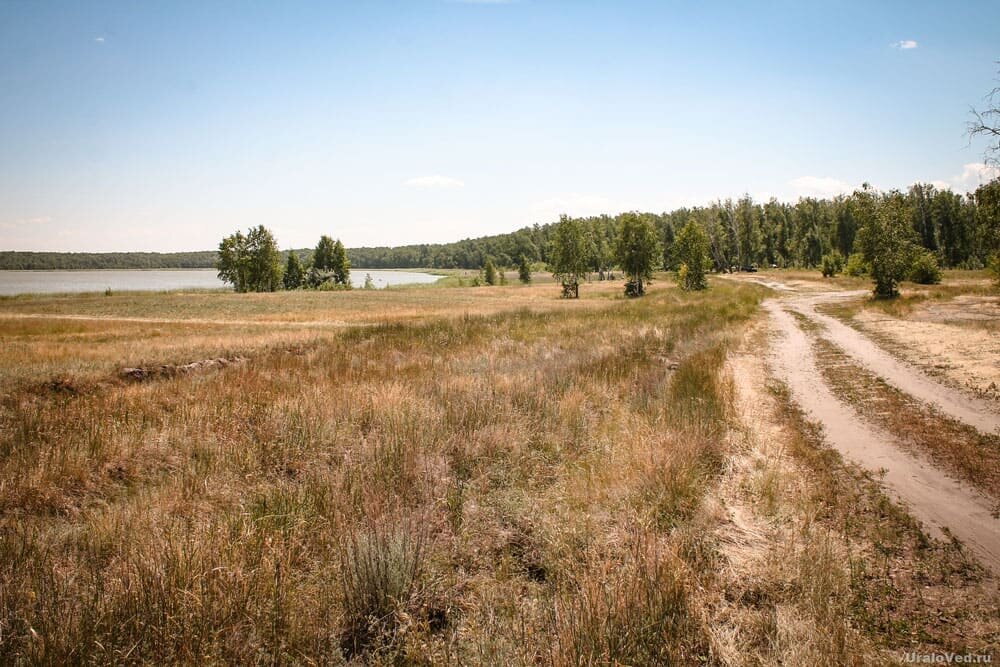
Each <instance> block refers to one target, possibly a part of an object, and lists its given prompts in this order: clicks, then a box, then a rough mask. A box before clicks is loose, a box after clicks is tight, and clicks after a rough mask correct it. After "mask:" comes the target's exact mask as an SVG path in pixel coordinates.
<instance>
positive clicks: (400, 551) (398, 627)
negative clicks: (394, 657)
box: [340, 519, 428, 656]
mask: <svg viewBox="0 0 1000 667" xmlns="http://www.w3.org/2000/svg"><path fill="white" fill-rule="evenodd" d="M427 540H428V534H427V532H426V528H425V527H424V526H422V525H420V524H418V523H416V522H415V520H405V521H402V522H394V521H390V520H388V519H380V520H376V521H372V522H370V523H369V524H368V525H366V526H364V527H362V528H360V529H359V530H357V531H354V532H352V533H351V534H349V535H348V536H347V537H346V538H345V540H344V542H343V544H342V545H341V547H340V566H341V572H342V575H341V576H342V579H341V590H342V594H343V609H344V619H343V627H342V630H341V638H340V643H341V646H342V647H343V649H344V651H345V653H346V655H348V656H354V655H361V654H364V653H366V652H378V651H386V650H392V649H393V648H395V647H397V646H398V644H399V641H400V639H401V636H402V635H403V634H405V633H406V631H407V630H408V629H409V626H410V625H412V624H413V623H414V617H415V616H416V615H417V614H418V613H419V609H420V603H421V598H422V597H423V595H424V594H425V587H426V583H425V581H424V575H425V565H426V564H425V559H426V550H427Z"/></svg>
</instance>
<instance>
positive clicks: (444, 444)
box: [0, 281, 867, 665]
mask: <svg viewBox="0 0 1000 667" xmlns="http://www.w3.org/2000/svg"><path fill="white" fill-rule="evenodd" d="M581 293H582V295H583V296H584V298H583V299H581V300H580V301H565V300H561V299H559V298H557V297H558V288H557V286H554V285H552V284H548V285H535V286H529V287H522V286H509V287H504V288H499V287H497V288H475V289H473V288H461V289H412V290H391V291H386V292H362V291H355V292H339V293H301V294H300V293H294V294H276V295H231V294H224V293H202V294H197V295H138V294H133V295H124V296H121V297H118V296H115V297H103V296H85V297H47V298H45V297H39V298H19V299H10V300H4V301H2V302H0V342H2V343H3V346H2V350H3V351H2V353H0V378H3V382H4V384H3V390H2V396H0V564H2V566H0V567H2V569H0V663H4V664H7V663H11V662H14V663H18V662H21V663H47V664H65V663H108V662H151V663H175V662H180V663H197V664H203V663H236V664H244V663H263V662H267V663H272V664H274V663H305V664H313V663H323V664H328V663H334V664H336V663H338V662H341V661H352V660H353V661H356V662H366V663H376V664H378V663H384V664H402V663H417V664H441V663H449V662H450V663H453V664H551V665H570V664H572V665H577V664H670V663H674V664H689V663H698V662H709V663H712V662H715V663H719V662H729V663H732V664H754V663H753V662H752V661H741V660H736V659H735V658H733V659H731V660H730V659H726V658H725V655H726V654H725V651H724V648H725V642H724V641H723V640H722V639H721V638H720V634H719V629H720V628H723V627H729V626H730V625H731V622H730V621H722V620H720V619H719V618H718V616H717V612H718V609H719V608H718V606H717V603H716V600H718V599H721V598H724V597H725V596H726V595H727V593H726V591H727V590H728V588H727V587H730V586H733V585H734V584H732V582H731V581H729V580H728V579H727V578H726V577H725V576H722V573H723V572H725V571H726V569H727V568H728V566H727V564H726V556H725V555H724V554H723V549H722V548H721V544H720V542H719V539H720V538H719V534H720V530H721V526H723V525H724V524H725V521H726V519H725V518H724V517H723V516H721V515H720V513H719V511H718V509H717V508H718V503H717V501H714V500H713V496H714V495H715V494H716V492H717V491H716V490H717V489H718V488H719V485H720V483H721V482H722V480H724V479H726V478H727V476H728V474H729V473H728V470H729V467H730V465H731V463H730V462H731V460H732V458H733V456H734V455H735V454H736V453H737V452H738V451H739V448H740V447H741V445H739V442H740V440H739V438H737V437H735V435H734V434H738V433H740V432H742V428H743V427H742V426H741V425H740V424H739V417H738V415H737V414H736V413H735V412H734V410H733V405H734V399H733V383H732V379H731V377H730V375H729V374H728V372H727V371H726V370H725V368H726V360H727V356H728V355H729V353H730V351H731V350H732V349H733V347H734V345H735V344H736V343H737V342H738V341H740V340H741V336H742V330H743V327H744V325H745V323H746V322H748V321H749V320H750V319H751V318H752V317H753V316H754V313H755V312H756V308H757V304H758V302H759V300H760V299H761V298H762V297H763V295H764V294H765V290H764V289H763V288H761V287H759V286H755V285H737V284H729V283H725V282H721V281H718V282H716V283H714V285H713V288H712V289H711V290H709V291H708V292H705V293H696V294H687V293H683V292H681V291H679V290H677V289H676V288H675V287H673V286H671V285H670V284H669V283H667V282H657V283H656V284H655V285H653V286H652V288H651V290H650V293H649V295H648V296H646V297H644V298H642V299H638V300H625V299H624V298H622V297H621V284H620V283H614V284H598V283H594V284H588V285H585V286H584V287H583V288H582V289H581ZM27 314H58V315H60V316H61V317H60V318H48V317H46V318H41V317H38V318H24V317H23V315H27ZM67 316H79V318H75V317H73V318H68V317H67ZM83 318H99V319H83ZM111 318H118V319H111ZM122 318H125V319H122ZM129 318H130V319H129ZM149 320H156V321H149ZM345 324H346V326H345ZM215 356H243V357H247V358H248V361H246V362H244V363H241V364H236V365H232V366H228V367H225V368H221V369H219V368H212V369H208V370H205V371H203V372H194V373H191V374H188V375H182V376H177V377H170V378H167V377H164V378H158V379H151V380H148V381H145V382H131V381H127V380H123V379H121V378H119V370H120V369H121V368H122V367H125V366H138V365H151V364H160V363H184V362H188V361H194V360H198V359H203V358H209V357H215ZM734 443H735V444H734ZM782 493H784V494H786V495H787V493H788V492H787V491H783V492H782ZM779 495H781V494H779ZM775 497H776V498H777V497H778V496H775ZM782 497H784V496H782ZM775 502H778V501H775ZM781 502H783V503H794V502H796V501H794V500H787V499H785V500H782V501H781ZM775 511H776V512H779V513H780V512H782V511H785V510H781V509H778V510H775ZM817 534H818V535H820V537H818V538H816V539H815V540H814V539H812V538H811V537H808V536H806V537H802V538H800V539H799V540H798V541H797V542H796V544H797V545H798V546H797V547H796V549H797V550H798V551H797V552H796V553H801V554H802V555H801V556H796V559H795V560H794V561H792V562H791V563H790V564H789V567H790V568H792V570H794V571H792V572H791V573H790V574H787V577H789V580H791V581H795V582H800V583H801V585H802V586H809V587H812V588H810V589H809V590H798V589H795V590H792V589H788V591H789V592H788V593H787V594H786V593H782V592H781V591H782V590H783V589H782V587H781V585H779V584H776V585H775V586H774V593H773V597H774V599H773V600H771V601H769V602H768V604H769V605H770V606H769V609H771V612H770V613H772V614H778V611H777V609H778V607H779V606H780V607H781V608H782V609H783V610H784V611H782V612H780V613H781V614H785V615H786V616H787V615H788V614H790V613H791V611H789V610H792V609H798V608H804V609H806V610H807V611H806V612H803V613H805V614H806V616H804V617H808V618H810V619H814V620H812V621H810V623H812V625H810V626H809V627H810V628H812V629H811V630H809V632H811V633H812V634H811V635H809V636H810V637H811V638H812V639H810V641H811V642H812V643H811V644H809V645H810V646H813V645H815V646H821V647H826V649H824V650H827V649H829V650H833V649H835V650H836V651H837V653H836V657H837V659H838V660H841V659H843V660H848V659H852V660H854V659H857V660H860V659H861V657H860V656H862V655H863V654H862V653H861V651H863V650H867V649H866V645H864V644H858V645H857V646H852V645H849V644H847V645H845V643H844V641H843V637H844V636H846V635H845V634H844V633H845V632H846V630H844V628H845V627H846V626H845V624H849V623H848V621H847V620H845V619H846V618H847V617H846V615H847V614H849V613H851V612H850V610H849V609H848V608H847V606H846V602H845V601H846V600H848V599H849V596H848V594H847V593H845V592H844V591H845V587H849V586H850V585H851V583H850V582H849V581H847V580H845V579H844V578H843V571H842V570H840V569H838V567H839V566H835V565H836V563H837V559H838V558H839V552H837V551H836V549H837V548H839V547H836V546H830V544H828V540H827V538H826V537H822V535H825V533H822V532H819V533H817ZM810 535H811V534H810ZM817 561H818V562H820V563H827V564H828V565H823V566H822V567H820V568H819V569H818V570H817V571H815V572H814V571H808V572H806V573H803V571H802V570H803V568H804V569H805V570H808V568H809V566H808V565H807V563H814V562H817ZM795 568H799V570H795ZM783 571H784V570H783ZM782 576H785V575H782ZM838 577H839V578H838ZM782 596H785V597H784V598H782ZM824 596H836V598H837V600H838V605H839V606H837V607H836V608H835V609H836V610H837V612H836V613H837V614H840V615H841V617H838V623H832V622H830V619H829V618H827V617H825V616H823V614H825V613H827V612H823V611H821V608H822V607H823V600H822V599H820V598H823V597H824ZM810 605H811V606H810ZM810 609H811V610H812V611H809V610H810ZM796 618H797V617H796ZM815 619H819V620H818V621H816V620H815ZM779 620H780V618H779ZM752 623H757V621H753V622H752ZM727 624H728V625H727ZM737 625H738V624H737ZM765 625H766V624H765ZM827 626H828V627H830V628H835V629H837V633H839V634H836V633H835V634H831V635H829V636H827V635H824V634H823V633H824V632H825V631H824V629H823V628H824V627H827ZM744 630H746V632H745V633H744V634H745V636H753V637H760V638H762V639H761V640H760V641H762V642H765V643H766V642H773V643H774V646H778V645H779V644H780V643H781V641H784V642H785V643H784V644H782V645H783V646H785V647H786V648H787V647H788V646H790V645H791V643H794V642H791V640H788V639H787V637H785V635H781V633H786V634H787V633H789V632H794V629H779V627H778V626H777V625H774V623H771V624H770V625H766V627H765V626H761V628H759V629H758V630H754V631H753V632H751V631H750V630H747V629H746V628H744ZM803 632H805V631H803ZM779 635H780V636H779ZM733 636H743V635H740V634H739V633H735V634H734V635H733ZM788 636H793V637H794V636H798V635H788ZM803 636H804V635H803ZM781 637H785V639H784V640H782V639H781ZM779 640H780V641H779ZM755 641H756V640H755ZM790 642H791V643H790ZM830 647H833V648H832V649H831V648H830ZM744 648H746V649H747V651H749V652H748V653H746V655H748V656H757V658H754V660H758V664H761V663H766V662H767V661H768V660H773V659H776V658H775V657H774V656H775V655H778V654H777V653H775V652H774V651H775V650H777V649H768V648H767V647H766V646H765V645H763V644H762V645H761V646H756V645H755V646H745V647H744ZM783 650H784V649H783ZM816 650H819V649H816ZM782 655H806V653H801V652H800V654H795V653H794V652H793V653H783V654H782ZM809 655H815V654H809ZM761 656H763V657H761Z"/></svg>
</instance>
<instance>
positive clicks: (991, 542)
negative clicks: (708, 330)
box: [765, 299, 1000, 574]
mask: <svg viewBox="0 0 1000 667" xmlns="http://www.w3.org/2000/svg"><path fill="white" fill-rule="evenodd" d="M795 305H798V302H796V304H795ZM795 305H792V304H789V303H786V302H784V300H782V301H779V300H775V299H772V300H769V301H767V302H766V304H765V306H766V308H767V310H768V311H769V313H770V315H771V321H772V323H773V326H774V328H775V330H776V331H777V334H778V340H777V342H776V345H775V346H774V350H773V354H772V357H771V364H772V368H773V371H774V373H775V375H776V376H777V377H778V378H780V379H781V380H783V381H784V382H785V383H786V384H787V385H788V388H789V390H790V391H791V394H792V396H793V398H794V400H795V401H796V402H797V403H798V404H799V405H800V406H801V407H802V409H803V410H804V411H805V412H806V413H807V415H808V416H809V417H810V418H811V419H812V420H814V421H817V422H819V423H821V424H822V425H823V428H824V435H825V437H826V440H827V441H828V442H829V444H830V445H831V446H832V447H834V448H836V449H837V450H838V451H840V452H841V454H842V455H843V456H845V457H846V458H848V459H850V460H853V461H854V462H856V463H858V464H860V465H862V466H863V467H865V468H867V469H868V470H871V471H872V472H875V473H878V474H881V476H882V481H883V483H884V484H885V486H886V488H887V490H888V491H889V492H890V494H891V495H893V496H894V497H895V498H896V499H897V500H899V501H901V502H902V503H903V504H904V505H906V506H907V508H908V509H909V510H910V512H911V513H912V514H913V515H914V516H915V517H916V518H917V519H919V520H920V521H922V522H923V523H924V524H925V526H926V527H927V528H928V529H929V530H930V532H931V533H932V534H935V535H937V536H938V537H945V535H946V533H945V531H947V532H948V533H950V534H952V535H954V536H955V537H957V538H958V539H959V540H961V541H962V542H963V543H964V544H965V545H966V546H967V547H968V548H969V549H970V550H971V551H972V552H973V553H974V554H975V555H976V556H977V558H978V559H979V560H980V561H981V562H982V563H983V565H985V566H986V567H988V568H989V569H991V570H992V571H993V572H995V573H998V574H1000V519H997V518H995V517H994V516H992V514H991V511H992V501H991V499H990V498H988V497H986V496H985V495H983V494H982V493H979V492H978V491H976V490H975V489H973V488H971V487H970V486H968V485H966V484H963V483H961V482H959V481H956V480H954V479H951V478H950V477H948V476H947V475H945V474H944V473H943V472H942V471H940V470H939V469H937V468H936V467H934V466H933V465H932V464H931V463H929V462H928V461H927V460H925V459H923V458H922V457H918V456H914V455H913V454H910V453H908V452H906V451H904V450H903V449H901V448H900V447H899V446H897V445H896V443H895V438H894V436H893V435H892V434H891V433H889V432H887V431H885V430H883V429H881V428H878V427H876V426H872V425H870V424H868V423H866V422H865V421H864V420H862V418H861V416H860V415H858V414H857V413H856V412H855V411H854V410H853V409H852V408H850V407H848V406H847V405H846V404H845V403H844V402H842V401H841V400H840V399H838V398H837V397H836V396H834V395H833V393H832V392H831V391H830V389H829V387H827V385H826V383H825V382H824V380H823V377H822V375H821V373H820V372H819V369H818V368H817V365H816V358H815V355H814V353H813V350H812V345H811V344H810V341H809V337H808V336H807V335H806V334H805V332H803V331H802V329H800V328H799V326H798V325H797V324H796V322H795V319H794V318H793V317H792V315H791V314H790V313H789V312H788V310H787V308H792V307H795ZM838 324H839V322H838ZM840 326H844V327H845V328H847V329H849V330H850V328H849V327H846V326H845V325H843V324H841V325H840ZM851 331H853V330H851ZM854 333H855V335H857V332H854ZM835 342H838V341H835ZM864 342H865V343H867V344H868V345H871V343H870V341H864ZM854 343H855V348H854V351H855V352H856V353H858V354H859V356H861V354H862V353H864V352H871V350H870V349H868V348H867V347H865V346H863V345H861V344H859V343H858V342H857V341H854ZM875 352H876V354H875V359H876V361H875V362H874V364H873V365H874V366H875V367H876V368H881V369H882V370H886V367H883V362H885V360H884V359H881V358H880V357H879V355H884V354H885V353H884V352H879V351H878V350H877V348H876V350H875ZM890 359H891V357H890ZM893 361H894V360H893ZM896 363H898V362H896ZM888 369H889V370H890V371H899V369H893V368H892V367H888ZM903 371H904V372H906V373H909V372H911V371H909V370H907V369H903ZM904 377H905V376H904ZM900 379H901V378H900V377H899V376H898V375H897V377H896V380H897V381H898V380H900ZM926 380H927V382H931V383H933V381H930V380H929V379H926ZM921 386H922V390H923V391H927V390H933V391H932V392H931V394H930V397H931V398H934V399H935V400H940V401H942V403H943V404H944V405H947V406H949V407H952V408H954V407H955V406H956V405H958V404H960V402H957V401H954V400H953V398H951V399H947V400H944V399H945V397H944V394H942V393H941V391H942V389H943V390H944V391H947V388H942V389H938V388H935V387H933V385H932V384H931V385H928V386H923V385H921ZM959 412H962V411H959ZM963 414H964V412H963ZM970 414H971V415H972V416H974V417H976V419H977V420H978V419H979V418H980V417H982V415H981V414H980V413H979V412H977V411H976V410H972V411H971V412H970Z"/></svg>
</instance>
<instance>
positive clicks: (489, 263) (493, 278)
mask: <svg viewBox="0 0 1000 667" xmlns="http://www.w3.org/2000/svg"><path fill="white" fill-rule="evenodd" d="M483 279H484V280H485V281H486V284H487V285H496V284H497V267H496V266H494V265H493V260H492V259H491V258H489V257H487V258H486V265H485V266H483Z"/></svg>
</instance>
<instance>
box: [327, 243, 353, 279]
mask: <svg viewBox="0 0 1000 667" xmlns="http://www.w3.org/2000/svg"><path fill="white" fill-rule="evenodd" d="M330 270H331V271H333V279H334V281H335V282H336V283H337V284H338V285H343V286H344V287H350V286H351V260H349V259H348V258H347V250H346V249H345V248H344V244H343V243H341V242H340V239H337V242H336V243H334V244H333V252H332V258H331V265H330Z"/></svg>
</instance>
